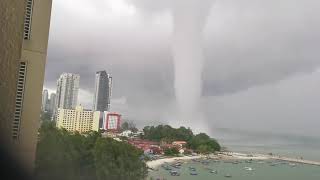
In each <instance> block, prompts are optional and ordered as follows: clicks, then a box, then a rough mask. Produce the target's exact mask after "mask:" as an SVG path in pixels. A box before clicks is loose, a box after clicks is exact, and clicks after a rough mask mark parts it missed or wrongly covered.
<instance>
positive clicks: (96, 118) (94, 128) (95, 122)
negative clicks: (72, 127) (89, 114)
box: [92, 111, 101, 131]
mask: <svg viewBox="0 0 320 180" xmlns="http://www.w3.org/2000/svg"><path fill="white" fill-rule="evenodd" d="M100 114H101V112H100V111H95V112H94V113H93V121H92V131H99V121H100Z"/></svg>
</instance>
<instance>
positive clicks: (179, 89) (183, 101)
mask: <svg viewBox="0 0 320 180" xmlns="http://www.w3.org/2000/svg"><path fill="white" fill-rule="evenodd" d="M212 3H213V0H203V1H201V2H199V1H198V0H177V1H175V2H174V4H173V23H174V26H173V47H172V50H173V60H174V88H175V97H176V101H177V108H178V119H179V121H178V122H177V123H179V124H181V123H186V124H187V125H190V124H191V122H192V121H193V120H197V122H198V123H197V124H199V125H205V124H206V123H204V122H203V120H204V118H203V114H202V112H201V109H202V108H201V107H200V102H199V101H200V99H201V92H202V71H203V63H204V58H205V57H204V52H203V29H204V26H205V24H206V19H207V16H208V14H209V12H210V8H211V6H212ZM199 121H201V122H199ZM204 127H205V126H204ZM204 127H201V128H200V127H197V128H200V129H202V130H203V128H204Z"/></svg>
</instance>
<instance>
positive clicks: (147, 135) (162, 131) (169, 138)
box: [143, 125, 221, 154]
mask: <svg viewBox="0 0 320 180" xmlns="http://www.w3.org/2000/svg"><path fill="white" fill-rule="evenodd" d="M143 132H144V136H143V138H144V139H147V140H151V141H157V142H167V143H171V142H173V141H186V142H187V148H190V149H192V150H194V151H196V152H198V153H202V154H207V153H213V152H215V151H220V150H221V146H220V144H219V143H218V142H217V140H215V139H213V138H211V137H209V136H208V135H207V134H205V133H200V134H197V135H194V133H193V132H192V130H191V129H190V128H185V127H180V128H173V127H171V126H169V125H159V126H146V127H144V128H143Z"/></svg>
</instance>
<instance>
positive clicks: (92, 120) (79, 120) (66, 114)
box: [57, 106, 100, 133]
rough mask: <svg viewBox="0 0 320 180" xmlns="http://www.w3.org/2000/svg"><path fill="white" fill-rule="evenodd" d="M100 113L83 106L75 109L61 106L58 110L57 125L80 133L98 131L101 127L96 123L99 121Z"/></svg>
mask: <svg viewBox="0 0 320 180" xmlns="http://www.w3.org/2000/svg"><path fill="white" fill-rule="evenodd" d="M99 115H100V112H99V111H97V112H93V111H92V110H85V109H84V108H83V107H82V106H76V108H74V109H62V108H59V109H58V110H57V127H58V128H64V129H66V130H67V131H72V132H74V131H78V132H79V133H84V132H88V131H98V130H99V128H98V126H97V125H96V124H98V123H99V117H100V116H99Z"/></svg>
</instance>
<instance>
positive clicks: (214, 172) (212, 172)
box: [210, 170, 218, 174]
mask: <svg viewBox="0 0 320 180" xmlns="http://www.w3.org/2000/svg"><path fill="white" fill-rule="evenodd" d="M210 173H211V174H218V171H215V170H212V171H210Z"/></svg>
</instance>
